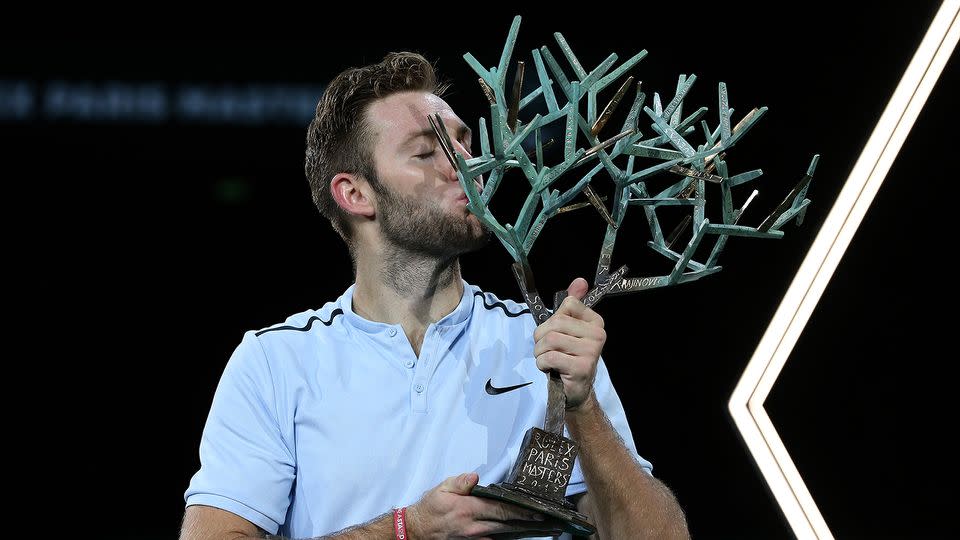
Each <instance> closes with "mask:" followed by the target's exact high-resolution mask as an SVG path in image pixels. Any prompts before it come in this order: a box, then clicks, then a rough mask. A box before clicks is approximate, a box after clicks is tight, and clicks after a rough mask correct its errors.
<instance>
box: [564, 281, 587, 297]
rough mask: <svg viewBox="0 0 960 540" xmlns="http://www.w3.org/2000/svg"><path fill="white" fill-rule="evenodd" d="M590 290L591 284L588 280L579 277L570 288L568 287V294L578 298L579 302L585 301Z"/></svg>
mask: <svg viewBox="0 0 960 540" xmlns="http://www.w3.org/2000/svg"><path fill="white" fill-rule="evenodd" d="M589 290H590V284H589V283H587V280H585V279H583V278H582V277H578V278H577V279H575V280H573V281H572V282H571V283H570V286H569V287H567V294H568V295H570V296H572V297H574V298H576V299H577V300H583V297H584V296H586V295H587V291H589Z"/></svg>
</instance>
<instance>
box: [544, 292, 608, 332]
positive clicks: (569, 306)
mask: <svg viewBox="0 0 960 540" xmlns="http://www.w3.org/2000/svg"><path fill="white" fill-rule="evenodd" d="M556 313H564V314H566V315H569V316H571V317H575V318H577V319H581V320H584V321H587V322H589V323H595V324H599V325H600V326H601V327H603V317H601V316H600V315H599V314H598V313H597V312H596V311H594V310H593V309H591V308H588V307H587V306H586V305H584V303H583V302H581V301H580V300H577V299H576V298H574V297H572V296H568V297H566V298H564V299H563V302H562V303H561V304H560V308H559V309H557V311H556ZM551 318H552V317H551Z"/></svg>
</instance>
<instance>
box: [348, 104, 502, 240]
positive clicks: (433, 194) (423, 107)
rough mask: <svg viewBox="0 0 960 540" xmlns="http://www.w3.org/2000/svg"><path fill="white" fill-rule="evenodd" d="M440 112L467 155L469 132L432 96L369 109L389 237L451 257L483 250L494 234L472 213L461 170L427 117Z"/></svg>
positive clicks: (382, 218) (380, 209)
mask: <svg viewBox="0 0 960 540" xmlns="http://www.w3.org/2000/svg"><path fill="white" fill-rule="evenodd" d="M434 113H439V114H440V117H441V119H442V120H443V122H444V124H445V125H446V128H447V132H448V133H450V138H451V139H452V140H453V145H454V150H455V151H457V152H460V153H461V154H463V155H464V157H465V158H469V157H470V151H469V150H470V145H471V134H470V129H469V128H468V127H467V126H466V125H465V124H464V123H463V121H462V120H460V118H459V117H458V116H457V115H456V114H455V113H454V112H453V110H452V109H451V108H450V106H449V105H447V103H446V102H444V101H443V100H442V99H441V98H439V97H437V96H435V95H433V94H430V93H426V92H401V93H396V94H393V95H391V96H388V97H387V98H384V99H380V100H377V101H375V102H373V103H372V104H371V105H370V107H369V108H368V110H367V120H368V122H369V124H370V126H371V128H372V139H373V155H374V164H375V169H376V170H377V174H378V180H379V182H374V185H376V184H377V183H379V185H380V188H378V189H376V191H377V200H376V205H377V209H376V212H377V219H378V220H379V222H380V230H381V233H382V235H383V239H384V240H385V241H387V242H390V243H391V244H393V245H395V246H397V247H400V248H403V249H404V250H406V251H410V252H415V253H421V254H425V255H430V256H434V257H451V256H456V255H459V254H461V253H466V252H469V251H472V250H475V249H478V248H480V247H481V246H483V245H484V244H486V242H487V241H488V240H489V238H490V234H489V232H488V231H487V230H486V229H485V228H484V227H483V226H482V225H481V223H480V221H479V220H478V219H477V218H476V216H474V215H472V214H471V213H470V212H469V211H468V210H467V196H466V194H465V193H464V192H463V189H462V188H461V187H460V183H459V182H458V180H457V173H456V171H455V170H454V169H453V166H452V165H451V164H450V162H449V161H448V160H447V158H446V156H445V155H444V153H443V149H442V148H441V147H440V144H439V142H438V141H437V139H436V137H435V136H434V135H433V131H432V129H431V128H430V123H429V121H428V120H427V116H428V115H430V116H432V115H433V114H434ZM478 180H480V182H478V183H477V184H478V189H479V188H481V187H482V185H481V182H482V180H481V179H478Z"/></svg>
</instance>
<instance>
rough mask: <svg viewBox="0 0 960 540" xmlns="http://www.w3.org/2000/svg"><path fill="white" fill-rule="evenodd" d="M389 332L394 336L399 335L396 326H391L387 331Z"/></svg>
mask: <svg viewBox="0 0 960 540" xmlns="http://www.w3.org/2000/svg"><path fill="white" fill-rule="evenodd" d="M387 333H388V334H390V337H393V336H395V335H397V329H396V328H391V329H390V330H388V331H387Z"/></svg>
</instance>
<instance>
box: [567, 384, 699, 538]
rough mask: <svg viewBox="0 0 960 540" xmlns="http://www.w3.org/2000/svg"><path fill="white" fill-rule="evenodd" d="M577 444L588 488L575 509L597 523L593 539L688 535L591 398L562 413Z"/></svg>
mask: <svg viewBox="0 0 960 540" xmlns="http://www.w3.org/2000/svg"><path fill="white" fill-rule="evenodd" d="M567 429H569V430H570V437H571V438H572V439H574V440H576V441H578V442H579V443H580V448H581V451H580V456H579V459H580V468H581V470H583V476H584V478H585V479H586V481H587V486H589V489H590V491H589V492H588V493H586V494H584V495H583V497H581V498H580V500H579V501H578V503H577V509H578V510H579V511H580V512H583V513H584V514H587V515H588V516H590V517H591V518H592V520H593V522H594V523H595V524H596V525H597V538H603V539H607V538H616V539H619V538H688V537H689V533H688V532H687V526H686V521H685V519H684V517H683V511H682V510H681V509H680V505H679V504H677V501H676V499H675V498H674V497H673V494H672V493H671V492H670V490H669V489H668V488H667V487H666V486H665V485H663V483H662V482H660V481H659V480H657V479H656V478H654V477H653V476H651V475H650V474H649V473H648V472H647V471H645V470H644V469H643V468H641V467H640V465H638V464H637V462H636V461H635V460H634V458H633V456H632V455H631V454H630V452H629V451H628V450H627V448H626V447H625V446H624V444H623V441H622V440H621V439H620V436H619V435H618V434H617V432H616V431H615V430H614V429H613V426H612V425H610V421H609V420H608V419H607V415H606V414H604V412H603V409H602V408H600V404H599V403H598V402H597V400H596V398H595V397H594V396H593V395H592V394H591V396H590V398H588V400H587V401H586V402H584V404H583V405H581V406H580V408H579V409H577V410H575V411H570V412H568V414H567Z"/></svg>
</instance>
